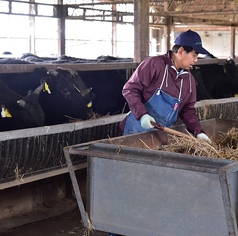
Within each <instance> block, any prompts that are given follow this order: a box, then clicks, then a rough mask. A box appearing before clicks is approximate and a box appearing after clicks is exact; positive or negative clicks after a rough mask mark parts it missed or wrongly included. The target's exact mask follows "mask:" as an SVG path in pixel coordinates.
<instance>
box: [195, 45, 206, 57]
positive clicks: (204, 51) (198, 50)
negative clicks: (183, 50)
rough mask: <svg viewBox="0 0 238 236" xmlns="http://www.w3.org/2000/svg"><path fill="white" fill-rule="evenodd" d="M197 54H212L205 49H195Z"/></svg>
mask: <svg viewBox="0 0 238 236" xmlns="http://www.w3.org/2000/svg"><path fill="white" fill-rule="evenodd" d="M193 49H194V50H195V51H196V52H198V53H200V54H204V55H206V54H210V52H208V51H207V50H206V49H205V48H203V47H201V46H200V47H194V48H193Z"/></svg>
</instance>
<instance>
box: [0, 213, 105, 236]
mask: <svg viewBox="0 0 238 236" xmlns="http://www.w3.org/2000/svg"><path fill="white" fill-rule="evenodd" d="M33 235H34V236H69V235H70V236H89V235H90V236H107V233H106V232H100V231H92V232H90V234H88V233H87V231H86V230H85V228H84V227H83V224H82V222H81V216H80V212H79V210H78V209H76V210H74V211H72V212H70V213H65V214H63V215H61V216H57V217H52V218H49V219H46V220H42V221H38V222H34V223H30V224H27V225H23V226H20V227H17V228H14V229H10V230H8V231H6V232H3V233H0V236H33Z"/></svg>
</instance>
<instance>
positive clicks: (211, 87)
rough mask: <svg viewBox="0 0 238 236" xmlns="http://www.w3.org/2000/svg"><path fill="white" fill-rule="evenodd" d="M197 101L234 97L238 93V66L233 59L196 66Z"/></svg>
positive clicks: (193, 71) (194, 74)
mask: <svg viewBox="0 0 238 236" xmlns="http://www.w3.org/2000/svg"><path fill="white" fill-rule="evenodd" d="M191 73H192V74H193V76H194V78H195V79H196V83H197V101H200V100H204V99H220V98H229V97H234V95H235V94H237V93H238V68H237V65H236V64H235V62H234V61H233V60H227V61H226V63H225V64H224V65H222V64H207V65H199V66H194V68H193V69H192V70H191Z"/></svg>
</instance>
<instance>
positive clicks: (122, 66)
mask: <svg viewBox="0 0 238 236" xmlns="http://www.w3.org/2000/svg"><path fill="white" fill-rule="evenodd" d="M52 60H54V58H52ZM137 66H138V63H135V62H120V63H115V62H114V63H90V62H89V63H74V64H71V63H69V64H67V63H64V64H50V63H49V64H43V63H42V64H41V63H37V64H1V65H0V73H23V72H33V71H34V70H35V69H36V68H41V67H45V68H46V69H47V70H51V69H55V68H58V67H61V68H65V67H67V68H70V69H72V70H75V71H92V70H126V69H135V68H136V67H137Z"/></svg>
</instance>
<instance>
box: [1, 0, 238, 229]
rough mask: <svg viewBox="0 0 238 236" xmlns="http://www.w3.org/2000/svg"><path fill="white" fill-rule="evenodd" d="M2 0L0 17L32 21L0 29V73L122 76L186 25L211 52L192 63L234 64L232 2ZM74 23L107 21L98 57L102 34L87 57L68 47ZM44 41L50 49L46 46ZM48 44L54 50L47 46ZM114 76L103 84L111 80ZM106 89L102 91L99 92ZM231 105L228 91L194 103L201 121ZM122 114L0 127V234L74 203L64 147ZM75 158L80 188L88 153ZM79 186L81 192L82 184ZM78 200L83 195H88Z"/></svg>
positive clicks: (111, 125)
mask: <svg viewBox="0 0 238 236" xmlns="http://www.w3.org/2000/svg"><path fill="white" fill-rule="evenodd" d="M0 4H1V5H0V17H6V16H7V17H8V20H9V21H8V23H9V22H10V21H11V20H10V19H11V17H18V18H17V19H19V17H20V18H21V17H22V18H24V19H27V24H29V25H30V27H29V30H28V31H27V33H26V35H28V36H27V37H25V36H21V35H20V34H19V32H18V31H16V34H14V33H9V32H11V31H10V30H9V29H8V32H7V27H9V25H8V24H6V25H7V27H6V28H4V30H3V32H2V33H0V42H1V46H0V50H1V51H0V52H2V54H1V55H0V78H1V79H2V78H4V77H7V76H9V78H10V76H11V75H14V76H15V75H19V77H22V76H24V75H26V74H27V75H31V74H32V75H34V73H33V72H34V70H35V69H36V68H42V67H44V68H46V69H47V70H54V69H56V68H59V67H60V68H66V69H70V70H73V71H76V72H78V73H79V74H80V73H83V72H85V73H86V72H91V71H94V72H96V73H98V74H99V73H101V72H102V73H103V72H109V74H110V72H111V73H112V71H118V70H119V71H123V76H124V80H125V81H126V80H127V79H128V78H129V77H130V75H131V74H132V73H133V71H134V70H135V69H136V67H137V66H138V64H139V63H140V62H141V61H142V60H143V59H144V58H145V57H147V56H153V55H160V54H163V53H165V52H166V51H167V50H169V49H170V48H171V46H172V45H173V42H174V38H175V37H176V36H177V35H178V34H179V33H180V32H182V31H185V30H187V29H192V30H195V31H197V32H199V33H200V35H201V37H202V40H203V42H204V44H205V47H206V48H207V49H208V51H209V52H210V53H211V54H212V55H214V56H215V58H209V59H204V58H201V59H199V60H198V62H197V63H196V66H198V67H199V66H202V65H214V64H215V65H219V66H220V65H221V66H223V65H224V64H225V63H226V61H227V59H232V60H233V61H234V63H235V65H236V60H237V50H238V35H237V32H236V31H237V27H238V19H237V18H238V14H237V11H238V9H237V8H238V1H237V0H225V1H221V0H215V1H212V2H211V1H209V0H182V1H177V0H154V1H144V0H138V1H131V0H120V1H118V0H114V1H112V0H111V1H109V0H104V1H101V0H52V1H43V0H33V1H32V0H31V1H20V0H16V1H15V0H2V1H1V2H0ZM1 19H2V18H1ZM4 19H5V18H4ZM13 19H14V18H13ZM39 19H46V20H49V22H50V20H53V21H54V22H55V24H54V27H55V29H54V31H55V32H56V33H55V34H54V35H53V36H50V33H49V31H50V30H51V29H52V28H49V29H47V28H46V29H42V28H41V29H39V28H40V27H38V26H39V24H37V20H39ZM75 22H77V23H78V22H90V23H94V24H96V23H100V24H101V27H102V28H103V27H104V24H110V27H111V28H110V37H109V36H108V35H105V38H107V40H106V39H105V41H107V44H106V46H105V47H106V48H107V49H108V51H106V52H107V54H106V55H105V54H104V55H103V56H104V57H103V59H102V58H96V56H95V57H93V58H92V56H94V55H98V56H100V55H102V54H100V53H101V51H96V48H100V47H101V44H100V42H99V41H100V40H98V41H97V40H94V39H93V38H91V40H92V42H93V45H95V48H92V51H95V52H94V53H95V54H89V52H88V54H89V55H90V56H89V58H91V59H89V58H86V56H85V58H86V59H85V60H83V59H84V56H81V54H80V50H82V49H81V46H79V47H72V45H73V44H72V42H73V41H77V40H78V41H80V40H81V42H82V44H83V45H85V42H86V41H87V40H88V39H87V38H86V39H85V41H83V40H82V39H80V38H78V37H82V38H83V36H82V35H84V34H86V33H87V31H88V30H89V29H87V30H85V29H84V30H82V31H81V32H80V35H78V34H76V33H75V34H76V36H74V37H75V38H72V37H71V38H70V36H68V34H69V30H68V28H67V27H69V24H70V23H72V28H70V29H71V31H80V29H78V28H77V24H76V23H75ZM9 24H10V23H9ZM74 24H75V25H74ZM29 25H27V27H28V26H29ZM97 26H98V25H97ZM123 26H125V27H129V31H130V33H131V32H133V33H132V35H131V37H132V39H131V38H130V40H129V43H128V42H126V39H125V41H123V40H121V37H123V35H121V32H123V31H119V27H123ZM21 27H22V28H24V27H26V25H23V26H21ZM22 28H21V29H22ZM37 30H38V31H39V30H41V31H45V32H44V34H45V35H49V36H47V37H46V38H48V39H49V40H48V41H47V40H46V39H44V40H40V39H42V38H41V36H38V35H37V34H36V32H37ZM94 30H95V29H94V28H92V29H91V31H94ZM71 31H70V32H71ZM95 32H96V31H95ZM1 34H2V36H1ZM18 34H19V36H18ZM119 34H120V35H119ZM89 37H94V35H93V34H91V35H90V36H89ZM108 38H109V40H108ZM78 41H77V42H78ZM101 41H102V40H101ZM47 42H49V45H50V46H49V47H47V46H46V45H47ZM21 44H22V47H23V48H24V50H25V51H22V53H23V54H22V55H24V57H23V56H22V55H21V56H19V53H18V52H19V51H17V50H18V49H21ZM6 45H7V47H5V46H6ZM13 45H15V46H16V47H17V50H16V52H17V53H16V55H17V56H15V53H14V52H15V51H14V50H13V51H12V50H11V47H10V46H12V48H14V47H13ZM25 45H26V46H25ZM39 45H41V46H39ZM42 45H43V46H42ZM51 45H53V50H52V51H49V50H48V49H49V48H50V47H51ZM75 45H76V44H75ZM75 45H73V46H75ZM77 45H78V44H77ZM90 45H91V47H92V44H90ZM90 45H89V47H90ZM97 45H98V46H97ZM44 47H45V48H47V50H48V53H49V54H47V50H46V51H43V53H41V50H42V48H44ZM85 47H86V46H85ZM124 47H125V48H127V47H128V48H130V50H128V52H129V53H128V54H125V51H127V50H125V49H123V48H124ZM102 48H103V47H102ZM26 50H27V51H26ZM87 50H88V48H87ZM7 52H10V53H9V54H8V53H7ZM71 53H72V54H71ZM82 55H86V54H82ZM91 55H92V56H91ZM26 56H27V57H26ZM26 58H27V59H26ZM82 58H83V59H82ZM32 59H33V60H32ZM36 59H37V60H36ZM65 59H70V60H65ZM79 59H80V60H79ZM21 75H22V76H21ZM112 79H113V78H111V81H110V82H108V83H109V84H111V83H113V81H112ZM213 83H217V82H216V81H215V82H213ZM105 92H106V91H105V90H103V89H102V91H101V93H105ZM235 93H236V91H235ZM237 104H238V100H237V98H236V97H235V94H233V96H231V97H221V98H218V97H215V98H213V99H209V100H206V99H205V100H201V101H198V102H197V104H196V109H197V113H198V116H199V119H200V120H208V119H213V118H219V119H232V120H237V107H238V106H237ZM109 114H110V111H109ZM104 115H105V114H104ZM125 116H126V112H125V111H124V110H121V111H120V112H119V113H116V114H110V115H109V116H108V115H105V116H102V117H99V118H96V119H92V120H84V121H82V120H80V121H77V120H76V121H74V122H69V123H64V124H53V125H44V126H41V127H34V128H27V129H18V130H11V131H3V132H0V142H1V145H0V163H1V165H0V166H1V168H2V170H1V171H0V177H1V178H0V202H2V204H1V206H0V210H1V216H0V222H2V223H1V224H0V225H1V226H0V232H5V231H7V230H9V229H12V228H15V227H19V226H21V225H25V224H29V223H32V222H36V221H40V220H43V219H46V218H50V217H53V216H56V215H61V214H63V213H65V212H70V211H72V210H74V209H77V208H78V206H77V201H76V198H75V194H74V193H73V187H72V183H71V179H70V176H69V170H68V167H67V163H66V161H65V157H64V153H63V148H64V147H66V146H70V145H76V144H83V143H87V142H91V141H95V140H101V139H108V138H113V137H118V136H121V135H122V131H121V129H120V127H119V124H120V122H121V121H122V120H123V119H124V117H125ZM180 124H181V123H180V122H178V123H177V124H175V125H180ZM73 162H74V169H75V173H76V174H77V177H78V180H79V182H80V181H81V182H80V183H82V184H81V185H82V186H84V187H85V178H86V169H87V159H86V157H83V158H82V157H81V156H79V157H76V158H75V159H74V160H73ZM82 192H84V193H85V190H84V189H83V190H82ZM83 198H84V200H85V201H86V193H85V195H83Z"/></svg>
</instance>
